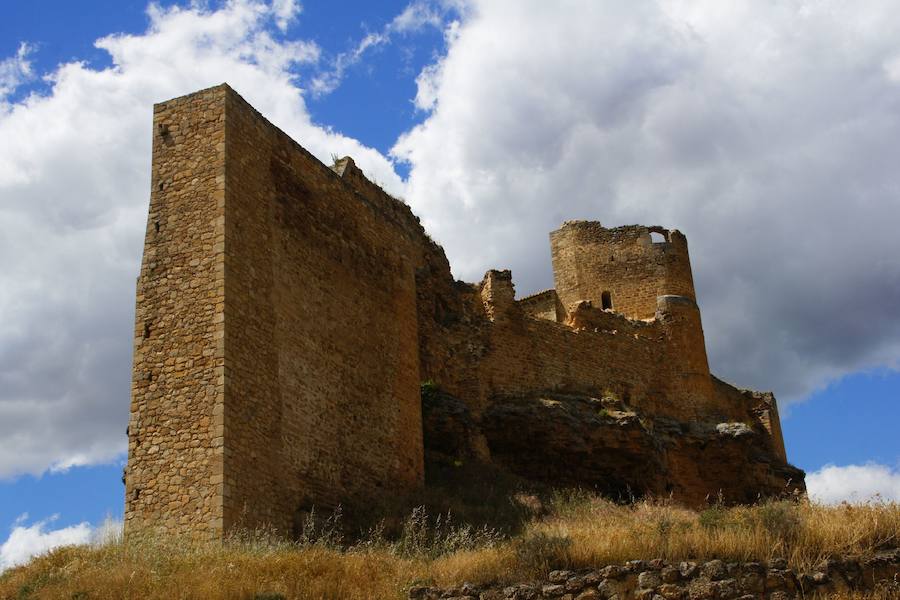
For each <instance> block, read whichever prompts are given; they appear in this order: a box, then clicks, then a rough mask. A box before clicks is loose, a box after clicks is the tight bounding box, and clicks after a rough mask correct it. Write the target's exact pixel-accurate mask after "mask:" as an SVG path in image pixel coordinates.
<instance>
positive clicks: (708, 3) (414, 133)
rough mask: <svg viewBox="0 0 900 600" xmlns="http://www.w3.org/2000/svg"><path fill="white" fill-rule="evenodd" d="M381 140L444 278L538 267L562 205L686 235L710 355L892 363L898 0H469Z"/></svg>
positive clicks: (742, 369)
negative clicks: (400, 117) (409, 104)
mask: <svg viewBox="0 0 900 600" xmlns="http://www.w3.org/2000/svg"><path fill="white" fill-rule="evenodd" d="M461 4H464V7H463V8H462V9H461V10H460V13H459V14H460V17H459V19H458V22H454V23H453V24H452V25H450V26H449V27H447V28H446V33H447V35H446V37H447V42H448V51H447V53H446V55H444V56H440V57H438V59H437V60H436V61H435V62H434V63H433V64H431V65H429V66H428V67H427V68H426V69H425V70H424V71H423V72H422V73H421V74H420V76H419V79H418V85H419V88H418V90H419V91H418V97H417V99H416V104H417V106H418V107H419V108H420V109H423V110H425V111H426V114H425V118H424V121H423V122H422V123H421V124H420V125H419V126H417V127H415V128H414V129H412V130H411V131H409V132H408V133H407V134H405V135H404V136H402V137H401V138H400V139H399V141H398V142H397V144H396V145H395V147H394V148H393V154H394V155H395V156H396V157H398V158H400V159H403V160H406V161H409V165H410V168H411V171H410V173H411V174H410V178H409V182H408V190H407V195H406V197H407V199H408V200H409V202H410V204H411V205H412V207H413V209H414V210H415V211H416V212H417V213H418V214H419V215H421V216H422V217H423V221H424V223H425V225H426V227H427V228H428V229H429V231H430V232H431V233H432V234H433V235H434V237H435V239H436V240H437V241H438V242H440V243H442V244H443V245H444V247H445V248H446V250H447V253H448V256H449V258H450V262H451V264H452V265H453V267H454V270H455V274H456V275H457V276H458V277H461V278H464V279H468V280H477V279H480V277H481V275H482V274H483V273H484V271H485V270H486V269H488V268H493V267H501V268H503V267H510V268H511V269H512V272H513V278H514V280H515V282H516V284H517V287H518V290H519V292H520V293H528V292H532V291H535V290H538V289H543V288H547V287H550V286H551V285H552V275H551V271H550V256H549V247H548V241H547V234H548V232H549V231H551V230H552V229H555V228H556V227H558V226H559V225H560V224H561V223H562V221H563V220H566V219H575V218H580V219H596V220H599V221H601V222H603V223H605V224H607V225H609V226H614V225H622V224H629V223H644V224H648V225H649V224H661V225H664V226H670V227H675V228H678V229H680V230H682V231H683V232H684V233H685V234H686V235H687V237H688V240H689V241H690V245H691V257H692V262H693V266H694V277H695V283H696V288H697V291H698V299H699V303H700V307H701V309H702V311H703V320H704V330H705V332H706V338H707V344H708V347H709V356H710V360H711V366H712V368H713V370H714V371H715V372H716V373H717V374H718V375H720V376H723V377H724V378H725V379H727V380H730V381H732V382H734V383H736V384H738V385H741V386H747V387H755V388H757V389H773V390H774V391H775V392H776V394H778V396H779V398H780V399H781V400H782V401H783V402H790V401H794V400H798V399H801V398H804V397H805V396H807V395H808V394H809V393H810V392H811V391H813V390H816V389H819V388H821V387H822V386H823V385H825V384H826V383H827V382H829V381H832V380H835V379H838V378H840V377H841V376H843V375H845V374H848V373H852V372H855V371H859V370H864V369H870V368H876V367H879V366H884V367H888V368H898V367H900V319H897V318H896V306H898V305H900V260H897V257H898V256H900V235H897V231H896V224H897V223H898V222H900V171H898V169H897V167H896V156H897V155H898V154H900V103H898V102H897V97H898V96H897V89H898V88H897V81H896V79H897V75H896V74H897V73H898V72H900V71H898V69H897V66H896V65H897V64H898V63H897V58H896V57H897V56H900V37H898V36H897V35H896V32H897V31H898V29H900V4H898V3H897V2H894V1H893V0H862V1H861V2H855V3H845V2H837V1H830V0H826V1H823V2H814V3H811V2H806V1H801V0H788V1H786V2H756V1H753V0H736V1H733V2H721V1H719V0H701V1H696V0H691V1H687V0H663V1H650V0H636V1H634V2H615V1H593V2H587V1H577V0H563V1H561V2H543V1H539V0H469V1H467V2H463V3H461Z"/></svg>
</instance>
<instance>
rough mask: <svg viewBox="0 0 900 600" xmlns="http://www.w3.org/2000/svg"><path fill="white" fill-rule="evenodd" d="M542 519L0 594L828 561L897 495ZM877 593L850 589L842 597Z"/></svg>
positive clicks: (641, 506) (199, 593)
mask: <svg viewBox="0 0 900 600" xmlns="http://www.w3.org/2000/svg"><path fill="white" fill-rule="evenodd" d="M541 512H542V514H543V515H544V516H542V517H535V518H533V519H531V520H530V521H528V522H527V523H526V524H525V525H524V527H523V528H522V529H521V531H520V532H519V533H517V534H514V535H513V536H511V537H507V538H505V539H500V538H499V537H498V534H497V532H495V531H491V530H486V529H477V528H466V527H461V526H451V525H447V523H446V521H444V523H443V524H442V525H441V526H440V527H437V526H436V522H435V520H434V519H426V518H425V517H424V515H422V514H421V512H420V513H418V514H417V515H413V516H411V517H410V519H409V520H408V522H407V525H406V526H405V527H404V528H403V532H402V533H401V534H400V537H399V538H398V539H394V540H390V541H387V540H385V539H384V538H383V536H382V535H381V534H380V533H379V532H378V531H375V532H373V533H371V534H370V535H369V536H368V538H367V539H364V540H362V541H359V542H356V543H355V544H354V545H352V546H346V545H344V546H343V547H339V546H338V544H339V542H340V541H341V540H340V539H339V537H340V536H335V535H333V534H332V533H328V532H325V533H324V534H323V535H318V536H311V537H309V538H308V539H307V540H306V541H305V542H304V543H302V544H290V543H286V542H283V541H279V540H278V539H276V538H274V537H273V536H271V535H266V534H264V533H263V534H255V535H247V536H241V537H239V538H236V539H233V540H231V541H230V542H229V543H227V544H225V545H198V544H191V543H184V542H178V541H175V540H168V541H160V540H155V541H154V540H144V541H140V542H138V541H134V540H132V541H129V542H128V543H122V542H116V543H107V544H105V545H100V546H86V547H70V548H62V549H58V550H56V551H54V552H51V553H50V554H48V555H45V556H42V557H39V558H37V559H35V560H33V561H32V562H31V563H30V564H28V565H26V566H24V567H20V568H17V569H12V570H10V571H8V572H6V573H5V574H3V575H0V598H2V599H4V600H6V599H12V598H15V599H27V598H47V599H51V600H56V599H59V600H63V599H64V600H88V599H90V600H95V599H96V600H101V599H116V600H118V599H130V598H134V599H138V598H140V599H155V598H159V599H163V598H165V599H167V600H168V599H176V598H181V599H203V600H207V599H223V600H224V599H240V600H244V599H246V600H252V599H258V600H276V599H307V598H309V599H313V598H342V599H343V598H346V599H356V598H359V599H362V598H403V597H405V590H406V589H407V588H408V587H409V586H410V585H412V584H414V583H417V582H433V583H435V584H438V585H452V584H455V583H459V582H461V581H472V582H475V583H486V582H492V581H500V582H512V581H521V580H523V579H528V578H532V577H540V576H542V575H545V574H546V570H547V569H550V568H554V567H587V566H599V565H602V564H608V563H621V562H624V561H626V560H631V559H635V558H660V557H661V558H667V559H670V560H681V559H700V560H702V559H707V558H722V559H726V560H755V561H762V560H767V559H769V558H774V557H781V558H786V559H787V560H788V561H789V563H790V564H791V566H792V567H795V568H798V569H800V570H808V569H809V568H811V567H812V566H813V565H814V564H816V563H817V562H819V561H820V560H822V559H823V558H827V557H837V556H843V555H847V554H867V553H871V552H874V551H877V550H879V549H884V548H889V547H896V546H897V545H898V540H897V536H898V535H900V505H897V504H891V503H875V504H868V505H862V506H849V505H843V506H837V507H825V506H820V505H815V504H809V503H799V504H796V503H788V502H774V503H768V504H762V505H760V506H754V507H736V508H721V507H713V508H710V509H707V510H706V511H703V512H695V511H690V510H687V509H684V508H679V507H677V506H674V505H671V504H669V503H665V502H642V503H637V504H634V505H631V506H622V505H616V504H613V503H610V502H607V501H604V500H601V499H598V498H593V497H590V496H586V495H578V494H575V495H570V496H568V497H565V498H557V499H556V500H553V501H550V502H549V503H547V504H546V505H545V506H544V509H543V510H542V511H541ZM862 598H869V599H873V598H877V596H876V595H871V594H870V595H868V596H848V597H847V598H846V600H860V599H862Z"/></svg>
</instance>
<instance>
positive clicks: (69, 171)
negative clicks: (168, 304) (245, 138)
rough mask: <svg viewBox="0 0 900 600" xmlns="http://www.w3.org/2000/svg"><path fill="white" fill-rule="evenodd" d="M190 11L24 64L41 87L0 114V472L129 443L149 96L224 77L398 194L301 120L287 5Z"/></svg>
mask: <svg viewBox="0 0 900 600" xmlns="http://www.w3.org/2000/svg"><path fill="white" fill-rule="evenodd" d="M287 4H291V5H292V6H294V5H295V4H293V3H287ZM201 6H202V3H196V4H195V5H193V7H192V8H180V7H172V8H161V7H159V6H157V5H154V4H151V5H150V8H149V9H148V19H149V24H148V27H147V30H146V31H145V32H143V33H140V34H128V35H125V34H122V35H110V36H108V37H104V38H102V39H100V40H98V41H97V42H96V45H97V47H99V48H101V49H103V50H105V51H106V52H108V53H109V55H110V58H111V61H112V66H110V67H109V68H105V69H94V68H91V67H90V66H89V65H88V64H86V63H82V62H72V63H67V64H63V65H61V66H59V67H58V68H57V69H55V70H54V71H53V72H51V73H41V74H35V75H40V76H46V77H47V78H48V80H49V82H50V84H49V89H48V90H47V91H46V92H43V93H35V94H31V95H29V96H28V97H27V98H25V99H24V100H22V101H20V102H16V103H12V104H9V105H8V106H7V107H6V109H5V110H0V140H3V143H2V144H0V315H2V316H3V318H2V319H0V478H5V477H11V476H15V475H18V474H21V473H35V474H36V473H41V472H43V471H45V470H47V469H65V468H68V467H71V466H75V465H83V464H93V463H97V462H103V461H109V460H112V459H113V458H115V457H116V456H117V455H119V454H120V453H122V452H123V451H124V450H125V447H126V446H125V431H124V429H125V424H126V422H127V415H128V406H129V389H130V367H131V337H132V329H133V310H134V282H135V277H136V276H137V273H138V269H139V263H140V254H141V249H142V242H143V231H144V227H145V222H146V214H147V203H148V198H149V192H150V123H151V119H152V105H153V103H154V102H159V101H163V100H166V99H169V98H172V97H175V96H179V95H182V94H187V93H190V92H193V91H196V90H199V89H201V88H204V87H208V86H212V85H217V84H219V83H222V82H223V81H227V82H228V83H230V84H231V85H232V86H233V87H234V88H235V89H236V90H238V92H240V93H242V94H243V95H244V97H245V98H246V99H247V100H248V101H249V102H250V103H251V104H253V105H254V106H255V107H256V108H258V109H259V110H260V111H261V112H262V113H263V114H264V115H266V116H267V117H268V118H269V119H270V120H271V121H273V122H274V123H275V124H276V125H278V126H279V127H281V128H282V129H283V130H284V131H286V132H287V133H288V134H289V135H291V136H292V137H293V138H294V139H296V140H298V141H299V142H300V143H301V144H302V145H303V146H304V147H305V148H307V149H308V150H310V151H311V152H312V153H313V154H315V155H316V156H318V157H319V158H320V159H323V160H330V156H331V154H332V153H336V154H339V155H345V154H350V155H352V156H353V157H354V158H355V159H356V161H357V163H358V164H359V165H360V166H361V168H363V169H364V170H365V171H366V172H367V173H369V174H370V175H372V176H373V177H374V178H375V179H377V180H379V181H380V182H382V184H383V185H384V186H385V187H386V188H388V189H391V190H393V191H395V192H396V191H399V190H400V189H401V188H402V183H401V181H400V179H399V177H398V176H397V175H396V174H395V172H394V170H393V168H392V166H391V163H390V162H389V161H388V160H387V159H385V157H383V156H382V155H381V154H379V153H378V152H377V151H375V150H373V149H371V148H368V147H365V146H363V145H362V144H360V143H359V142H357V141H356V140H353V139H350V138H347V137H344V136H342V135H340V134H337V133H335V132H333V131H330V130H328V129H325V128H323V127H320V126H317V125H316V124H314V123H312V121H311V120H310V117H309V113H308V112H307V109H306V105H305V103H304V99H303V89H302V81H299V80H298V78H297V76H296V74H295V73H296V68H297V67H298V65H304V64H305V65H311V64H312V63H314V62H315V61H316V60H317V58H318V46H317V45H316V44H315V43H314V42H312V41H306V40H280V39H278V37H277V36H276V35H273V34H274V33H275V32H276V31H277V27H279V26H280V25H279V23H280V20H281V19H284V18H287V16H289V13H290V11H288V10H287V9H286V8H285V6H286V3H284V2H276V3H275V5H274V6H273V5H271V4H267V3H264V2H260V1H256V0H232V1H230V2H227V3H225V4H224V5H223V6H222V7H221V8H219V9H217V10H208V9H205V8H202V7H201ZM291 14H294V13H291ZM26 58H27V46H23V49H20V51H19V53H18V54H17V55H16V56H15V57H12V58H10V59H8V60H7V61H4V62H3V63H0V64H3V65H10V64H12V65H18V66H17V67H15V69H12V70H11V68H8V67H7V66H4V67H3V69H4V70H3V71H2V72H3V73H13V75H15V73H26V72H27V68H26V64H27V63H26ZM9 61H13V62H9ZM16 69H17V70H16ZM3 77H4V79H3V85H14V84H15V80H14V79H15V78H14V77H13V76H7V75H3ZM16 77H17V76H16ZM8 82H13V83H8Z"/></svg>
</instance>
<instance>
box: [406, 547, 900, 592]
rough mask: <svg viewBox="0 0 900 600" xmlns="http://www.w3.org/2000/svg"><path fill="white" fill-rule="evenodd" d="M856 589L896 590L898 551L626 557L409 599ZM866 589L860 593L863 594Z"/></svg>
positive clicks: (418, 589) (424, 589) (899, 565)
mask: <svg viewBox="0 0 900 600" xmlns="http://www.w3.org/2000/svg"><path fill="white" fill-rule="evenodd" d="M851 591H862V592H869V593H872V595H871V597H872V598H884V599H885V600H887V599H888V598H898V597H900V551H896V550H895V551H892V552H883V553H881V554H878V555H875V556H867V557H847V558H843V559H829V560H824V561H822V562H821V563H820V564H819V565H817V566H816V568H815V569H814V570H813V571H811V572H797V571H795V570H793V569H788V565H787V561H785V560H784V559H780V558H779V559H773V560H771V561H769V562H768V563H754V562H746V563H726V562H723V561H721V560H710V561H706V562H695V561H681V562H677V563H670V562H667V561H665V560H662V559H654V560H633V561H629V562H628V563H626V564H624V565H608V566H605V567H602V568H598V569H593V570H582V571H561V570H557V571H551V572H550V573H548V575H547V578H546V579H545V580H543V581H534V582H530V583H521V584H517V585H507V586H476V585H472V584H463V585H461V586H459V587H457V588H449V589H441V588H434V587H428V586H415V587H413V588H412V589H410V591H409V598H410V600H437V599H438V598H453V599H455V600H549V599H555V600H793V599H795V598H827V597H829V596H831V595H833V594H836V593H847V592H851ZM867 597H868V596H867Z"/></svg>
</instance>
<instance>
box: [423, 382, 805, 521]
mask: <svg viewBox="0 0 900 600" xmlns="http://www.w3.org/2000/svg"><path fill="white" fill-rule="evenodd" d="M423 415H424V423H425V448H426V454H427V455H428V456H429V458H430V459H431V460H434V459H435V458H436V457H443V458H444V459H445V460H446V459H447V458H448V457H450V459H451V460H452V457H454V456H456V457H459V458H461V459H462V458H464V457H467V456H469V455H471V451H470V446H471V440H472V439H475V438H477V437H479V436H481V437H483V439H485V440H486V442H487V445H488V449H489V452H490V456H491V460H492V461H493V462H494V463H495V464H497V465H500V466H502V467H504V468H505V469H507V470H509V471H510V472H512V473H514V474H516V475H518V476H521V477H524V478H527V479H530V480H533V481H539V482H545V483H548V484H552V485H556V486H574V487H584V488H589V489H593V490H596V491H598V492H600V493H602V494H604V495H606V496H608V497H612V498H614V499H618V500H631V499H635V498H641V497H646V496H652V497H668V496H670V495H672V496H674V497H677V498H678V499H679V500H681V501H682V502H684V503H686V504H689V505H703V504H706V503H709V502H726V503H746V502H754V501H757V500H759V499H761V498H772V497H782V496H785V495H791V494H795V493H799V492H802V489H803V488H802V485H803V472H802V471H800V470H799V469H796V468H794V467H792V466H790V465H787V464H785V463H784V462H782V461H780V460H779V459H778V457H777V454H776V452H775V451H774V449H773V448H772V447H771V446H770V445H768V444H766V443H765V440H766V439H767V436H766V435H765V432H764V431H762V430H761V425H760V424H758V423H753V422H747V423H744V422H725V423H715V422H691V423H687V422H680V421H676V420H674V419H671V418H664V417H655V418H654V417H652V416H647V415H641V414H640V413H638V412H636V411H635V410H634V409H633V408H631V407H629V406H628V405H626V404H624V403H623V402H621V401H619V400H617V399H615V398H592V397H588V396H582V395H571V394H560V393H545V394H537V395H533V396H527V397H509V398H495V399H494V400H493V402H492V403H491V404H490V405H489V406H488V408H487V409H486V410H485V411H484V412H483V414H482V415H481V419H480V423H476V422H475V421H474V419H473V417H472V415H471V414H470V413H469V411H468V410H467V409H466V407H465V404H463V403H462V402H460V401H458V400H456V399H454V398H453V397H452V396H449V395H448V394H446V393H443V392H437V391H433V392H430V393H429V394H428V395H427V397H426V398H425V399H424V401H423ZM785 482H788V485H785Z"/></svg>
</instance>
